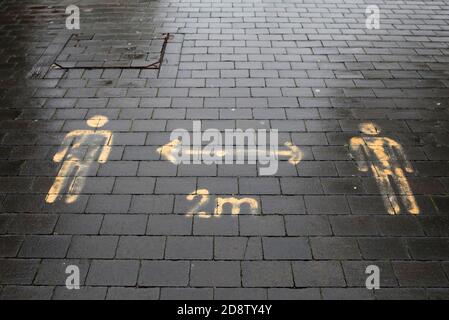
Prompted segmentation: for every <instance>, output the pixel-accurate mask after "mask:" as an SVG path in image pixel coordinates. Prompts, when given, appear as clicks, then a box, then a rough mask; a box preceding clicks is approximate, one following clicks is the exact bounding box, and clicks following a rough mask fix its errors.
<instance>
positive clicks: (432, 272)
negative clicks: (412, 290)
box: [393, 261, 449, 287]
mask: <svg viewBox="0 0 449 320" xmlns="http://www.w3.org/2000/svg"><path fill="white" fill-rule="evenodd" d="M393 269H394V272H395V274H396V276H397V278H398V281H399V284H400V285H401V286H403V287H448V286H449V282H448V279H447V277H446V275H445V274H444V271H443V269H442V267H441V265H440V264H439V263H438V262H420V261H410V262H407V261H398V262H393Z"/></svg>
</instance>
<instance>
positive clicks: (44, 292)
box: [0, 286, 54, 300]
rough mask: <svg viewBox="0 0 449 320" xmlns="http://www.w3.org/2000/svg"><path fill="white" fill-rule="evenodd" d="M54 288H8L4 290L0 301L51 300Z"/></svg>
mask: <svg viewBox="0 0 449 320" xmlns="http://www.w3.org/2000/svg"><path fill="white" fill-rule="evenodd" d="M53 289H54V288H53V287H35V286H34V287H32V286H7V287H5V288H4V289H3V291H2V293H1V295H0V300H49V299H50V298H51V296H52V294H53Z"/></svg>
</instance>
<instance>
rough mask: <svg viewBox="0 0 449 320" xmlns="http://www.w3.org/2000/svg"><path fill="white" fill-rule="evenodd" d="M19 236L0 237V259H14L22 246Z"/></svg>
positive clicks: (21, 239) (21, 238)
mask: <svg viewBox="0 0 449 320" xmlns="http://www.w3.org/2000/svg"><path fill="white" fill-rule="evenodd" d="M22 242H23V237H21V236H0V257H2V258H6V257H12V258H13V257H15V256H17V253H18V252H19V249H20V247H21V245H22Z"/></svg>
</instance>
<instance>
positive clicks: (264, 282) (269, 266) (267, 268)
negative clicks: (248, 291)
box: [242, 261, 293, 287]
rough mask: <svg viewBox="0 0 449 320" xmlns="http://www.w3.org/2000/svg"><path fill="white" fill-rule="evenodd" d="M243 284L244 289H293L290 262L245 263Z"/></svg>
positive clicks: (243, 263) (243, 265) (243, 264)
mask: <svg viewBox="0 0 449 320" xmlns="http://www.w3.org/2000/svg"><path fill="white" fill-rule="evenodd" d="M242 283H243V286H244V287H293V276H292V268H291V265H290V262H287V261H244V262H242Z"/></svg>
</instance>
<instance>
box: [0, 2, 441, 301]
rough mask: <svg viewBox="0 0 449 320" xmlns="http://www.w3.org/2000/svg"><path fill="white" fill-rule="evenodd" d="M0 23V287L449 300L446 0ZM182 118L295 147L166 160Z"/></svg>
mask: <svg viewBox="0 0 449 320" xmlns="http://www.w3.org/2000/svg"><path fill="white" fill-rule="evenodd" d="M71 4H76V5H78V6H79V7H80V9H81V29H80V30H66V29H65V19H66V17H67V15H66V13H65V9H66V7H67V6H68V5H71ZM368 5H378V6H379V8H380V18H381V20H380V29H379V30H369V29H367V28H366V26H365V18H366V14H365V9H366V7H367V6H368ZM0 33H1V43H0V106H1V109H0V257H1V258H0V298H1V299H11V298H21V299H64V298H73V299H74V298H84V299H104V298H106V299H116V298H143V299H174V298H180V299H192V298H193V299H228V298H235V299H238V298H242V299H308V298H313V299H320V298H322V299H333V298H360V299H373V298H374V299H393V298H402V299H413V298H420V299H427V298H430V299H437V298H449V278H448V277H449V219H448V214H449V196H448V193H449V132H448V131H449V125H448V120H449V111H448V110H449V109H448V107H449V90H448V87H449V1H447V0H444V1H443V0H442V1H438V0H437V1H408V0H404V1H389V0H383V1H379V0H369V1H368V0H361V1H355V0H285V1H284V0H182V1H180V0H161V1H144V0H140V1H137V0H130V1H107V2H106V1H104V0H103V1H91V2H88V1H81V2H80V1H75V0H73V1H53V0H41V1H38V0H35V1H34V0H33V1H31V0H20V1H19V0H2V1H0ZM72 33H73V35H71V34H72ZM167 34H168V35H167ZM165 37H167V39H168V42H167V43H165V40H166V38H165ZM148 52H150V53H151V54H150V56H147V55H146V54H147V53H148ZM160 57H162V60H161V63H160V68H158V67H159V64H158V63H157V61H159V60H158V59H159V58H160ZM150 60H151V61H150ZM57 61H63V62H64V63H66V65H64V66H63V67H67V68H68V69H62V68H60V67H58V65H57V64H54V63H55V62H57ZM149 61H150V62H151V63H152V65H153V67H155V68H142V66H144V65H148V64H150V62H149ZM155 61H156V64H153V63H154V62H155ZM143 62H145V63H146V64H144V63H143ZM89 66H90V67H91V68H86V67H89ZM100 67H101V68H100ZM119 67H120V68H119ZM83 68H84V69H83ZM193 120H202V126H203V128H217V129H219V130H224V129H235V128H242V129H247V128H255V129H259V128H265V129H278V130H279V142H280V144H283V143H284V142H291V143H292V144H294V145H295V146H297V147H298V148H299V149H300V152H301V159H300V162H299V163H296V164H291V163H290V162H289V161H287V160H288V159H281V160H282V161H280V163H279V170H278V172H277V173H276V174H275V175H273V176H260V175H259V174H258V170H257V166H256V165H254V164H246V165H236V164H235V165H228V164H226V165H224V164H223V165H220V164H218V165H217V164H214V165H201V164H196V165H193V164H192V165H186V164H181V165H175V164H173V163H171V162H170V161H167V159H166V158H164V157H163V156H161V153H160V152H158V148H160V147H161V146H164V145H167V143H169V142H170V133H171V131H172V130H174V129H176V128H186V129H190V130H191V129H192V121H193ZM369 135H371V138H369V137H368V136H369ZM70 139H75V140H74V141H78V142H79V141H81V142H79V143H72V140H70ZM76 139H79V140H76ZM83 139H84V140H83ZM65 147H67V148H65ZM160 150H161V149H159V151H160ZM363 157H365V158H363ZM364 159H365V160H367V162H364V161H363V160H364ZM406 159H408V162H407V160H406ZM196 190H203V191H204V190H207V192H208V193H209V195H206V194H204V193H203V194H201V192H198V194H195V191H196ZM189 194H191V195H190V196H189ZM204 199H206V200H209V203H208V205H207V206H203V205H202V202H201V201H202V200H204ZM245 199H246V200H245ZM248 199H252V200H251V201H253V202H252V203H253V208H252V209H251V208H250V206H249V204H250V202H248V201H247V200H248ZM219 201H224V202H225V203H228V204H230V205H234V206H235V208H234V209H235V210H234V212H233V214H232V211H231V206H230V205H225V206H223V207H222V209H223V212H222V213H221V214H216V212H215V214H214V210H215V209H214V203H218V202H219ZM232 201H234V202H232ZM239 201H241V202H240V209H239V206H238V204H239ZM245 201H246V202H245ZM211 203H212V209H211V207H210V206H209V205H210V204H211ZM215 208H216V207H215ZM203 211H204V212H203ZM201 212H203V214H200V213H201ZM68 265H76V266H78V267H79V269H80V272H81V289H80V290H68V289H66V287H65V281H66V277H67V276H68V275H67V274H66V273H65V271H66V267H67V266H68ZM368 265H376V266H378V267H379V268H380V282H381V284H380V285H381V288H380V289H379V290H376V291H375V292H373V291H369V290H367V289H366V288H365V280H366V277H367V276H368V275H367V274H365V269H366V267H367V266H368Z"/></svg>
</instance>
